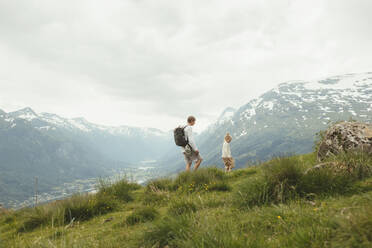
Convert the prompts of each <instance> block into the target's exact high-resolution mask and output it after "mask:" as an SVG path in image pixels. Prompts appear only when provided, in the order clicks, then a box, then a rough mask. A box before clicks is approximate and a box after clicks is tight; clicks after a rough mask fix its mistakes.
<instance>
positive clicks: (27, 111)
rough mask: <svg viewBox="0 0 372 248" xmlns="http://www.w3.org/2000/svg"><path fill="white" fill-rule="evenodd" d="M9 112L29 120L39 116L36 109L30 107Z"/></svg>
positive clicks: (16, 116) (15, 116)
mask: <svg viewBox="0 0 372 248" xmlns="http://www.w3.org/2000/svg"><path fill="white" fill-rule="evenodd" d="M9 114H10V115H11V116H12V117H14V118H20V119H25V120H27V121H31V120H33V119H35V118H37V117H38V115H37V114H36V113H35V111H34V110H33V109H32V108H30V107H26V108H23V109H20V110H17V111H14V112H10V113H9Z"/></svg>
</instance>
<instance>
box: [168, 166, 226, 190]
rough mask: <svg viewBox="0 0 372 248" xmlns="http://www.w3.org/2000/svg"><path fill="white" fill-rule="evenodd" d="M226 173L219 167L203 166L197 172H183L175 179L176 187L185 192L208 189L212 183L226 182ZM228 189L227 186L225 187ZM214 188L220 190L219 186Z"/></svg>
mask: <svg viewBox="0 0 372 248" xmlns="http://www.w3.org/2000/svg"><path fill="white" fill-rule="evenodd" d="M226 179H227V177H226V174H225V173H224V172H223V171H222V170H219V169H217V168H213V167H212V168H202V169H199V170H197V171H195V172H182V173H180V174H179V175H178V177H177V178H176V179H175V180H174V185H175V188H177V189H178V190H181V191H184V192H196V191H208V190H211V188H210V187H211V185H212V184H217V183H221V182H225V181H226ZM225 189H226V187H225ZM214 190H219V188H218V187H216V188H214Z"/></svg>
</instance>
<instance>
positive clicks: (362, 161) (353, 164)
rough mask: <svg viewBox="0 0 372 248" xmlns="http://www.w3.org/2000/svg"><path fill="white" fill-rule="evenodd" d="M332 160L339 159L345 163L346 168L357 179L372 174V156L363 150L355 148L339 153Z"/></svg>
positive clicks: (341, 162) (338, 160)
mask: <svg viewBox="0 0 372 248" xmlns="http://www.w3.org/2000/svg"><path fill="white" fill-rule="evenodd" d="M330 161H337V162H338V163H340V164H342V165H344V169H345V170H346V171H347V172H349V174H351V175H352V176H353V177H354V178H355V179H359V180H360V179H364V178H367V177H370V176H372V156H371V155H370V154H368V153H367V152H364V151H361V150H353V151H348V152H343V153H340V154H338V155H337V156H336V157H334V158H331V159H330Z"/></svg>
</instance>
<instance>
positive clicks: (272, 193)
mask: <svg viewBox="0 0 372 248" xmlns="http://www.w3.org/2000/svg"><path fill="white" fill-rule="evenodd" d="M359 158H360V157H359ZM360 160H361V159H359V160H358V159H354V160H352V161H360ZM363 161H365V160H363ZM363 164H365V163H363ZM359 167H361V166H355V168H359ZM355 171H358V170H355ZM354 182H355V177H353V176H352V175H350V174H348V173H346V172H345V171H343V172H335V171H334V170H333V169H332V168H321V169H314V170H309V171H308V172H307V173H305V171H304V167H303V166H302V164H301V161H300V160H299V159H298V157H286V158H275V159H273V160H271V161H270V162H268V163H267V164H265V165H264V167H263V175H262V176H260V177H257V178H255V179H254V180H251V179H248V180H245V181H244V182H243V183H242V184H241V185H240V186H239V187H238V190H237V192H236V193H235V195H234V202H235V204H236V205H238V206H239V207H242V208H245V207H252V206H259V205H263V204H269V203H284V202H286V201H288V200H291V199H294V198H296V197H306V196H309V195H315V196H321V197H324V196H329V195H335V194H347V193H350V192H354V191H355V190H357V189H356V187H355V186H354Z"/></svg>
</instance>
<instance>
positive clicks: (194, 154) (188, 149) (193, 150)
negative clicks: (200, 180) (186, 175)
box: [182, 116, 203, 171]
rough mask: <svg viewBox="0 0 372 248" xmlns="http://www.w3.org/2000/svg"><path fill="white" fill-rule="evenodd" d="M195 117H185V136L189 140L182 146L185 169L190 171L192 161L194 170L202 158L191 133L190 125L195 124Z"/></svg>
mask: <svg viewBox="0 0 372 248" xmlns="http://www.w3.org/2000/svg"><path fill="white" fill-rule="evenodd" d="M195 122H196V119H195V117H194V116H189V117H188V118H187V126H186V127H185V129H184V130H185V138H186V140H187V141H188V142H189V143H188V145H186V146H185V147H182V150H183V155H184V156H185V162H186V171H190V168H191V166H192V163H193V161H196V162H195V165H194V171H196V170H197V169H198V168H199V166H200V164H201V162H202V161H203V158H202V157H201V156H200V153H199V150H198V148H197V147H196V144H195V140H194V137H193V134H192V126H194V125H195Z"/></svg>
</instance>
